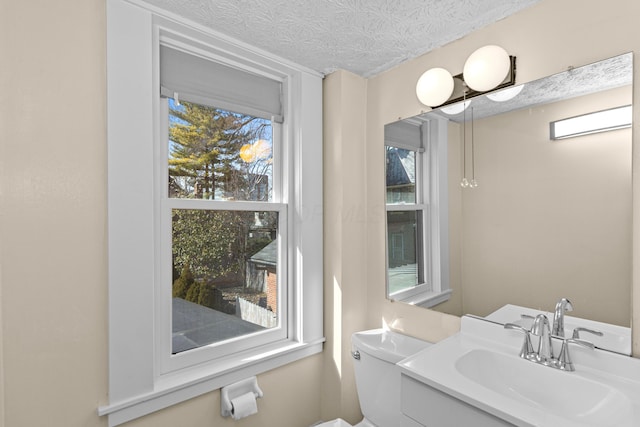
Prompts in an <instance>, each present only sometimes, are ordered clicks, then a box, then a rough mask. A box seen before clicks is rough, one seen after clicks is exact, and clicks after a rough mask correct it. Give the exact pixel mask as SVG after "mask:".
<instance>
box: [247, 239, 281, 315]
mask: <svg viewBox="0 0 640 427" xmlns="http://www.w3.org/2000/svg"><path fill="white" fill-rule="evenodd" d="M277 265H278V241H277V240H274V241H272V242H271V243H269V244H268V245H267V246H265V247H264V248H262V249H261V250H260V251H258V252H257V253H255V254H254V255H253V256H252V257H251V258H249V262H248V263H247V286H248V287H250V288H252V289H256V290H259V291H261V292H264V293H266V294H267V299H266V301H265V308H266V309H268V310H270V311H272V312H274V313H277V312H278V278H277Z"/></svg>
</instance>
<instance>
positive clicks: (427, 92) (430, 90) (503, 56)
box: [416, 45, 515, 108]
mask: <svg viewBox="0 0 640 427" xmlns="http://www.w3.org/2000/svg"><path fill="white" fill-rule="evenodd" d="M454 80H459V81H462V83H463V85H462V87H464V91H465V92H464V96H461V94H459V93H457V89H456V87H460V86H456V84H455V83H454ZM514 83H515V57H511V56H509V54H508V53H507V52H506V51H505V50H504V49H503V48H501V47H500V46H495V45H488V46H484V47H481V48H479V49H477V50H476V51H475V52H473V53H472V54H471V55H470V56H469V58H467V60H466V62H465V64H464V69H463V72H462V74H459V75H456V76H452V75H451V73H450V72H449V71H447V70H445V69H444V68H431V69H429V70H427V71H426V72H424V73H423V74H422V75H421V76H420V78H419V79H418V82H417V84H416V95H417V97H418V99H419V100H420V102H421V103H423V104H424V105H427V106H429V107H432V108H434V107H437V106H440V105H443V104H445V103H446V104H450V103H453V102H457V101H459V100H463V99H464V98H467V99H468V98H471V97H473V96H476V95H480V94H481V93H484V92H488V91H491V90H494V89H496V88H499V87H506V86H511V85H513V84H514ZM452 95H453V96H452Z"/></svg>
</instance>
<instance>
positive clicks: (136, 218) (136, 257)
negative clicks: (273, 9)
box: [98, 0, 324, 426]
mask: <svg viewBox="0 0 640 427" xmlns="http://www.w3.org/2000/svg"><path fill="white" fill-rule="evenodd" d="M163 34H172V35H174V36H175V37H176V38H179V39H180V40H182V41H183V42H184V43H186V44H189V43H193V44H194V45H200V46H207V48H208V49H209V51H210V52H212V55H215V56H216V57H217V59H219V60H220V61H221V62H225V63H228V64H234V65H235V66H238V67H240V68H244V69H250V70H269V72H270V73H271V74H272V75H274V76H279V78H281V79H282V81H283V83H284V85H285V90H284V93H285V99H284V105H285V111H284V113H285V114H284V116H285V118H284V122H283V123H282V126H281V127H282V138H281V139H282V141H283V144H282V145H283V146H282V153H281V154H282V157H281V158H282V159H283V162H284V164H285V165H286V167H285V169H286V170H288V173H286V174H283V175H282V177H281V178H282V179H281V183H282V190H283V191H282V197H281V200H279V201H278V203H277V206H276V207H275V209H277V210H278V212H281V213H282V214H283V218H282V219H283V220H284V221H286V224H287V225H286V226H284V225H283V227H285V229H284V230H282V231H283V233H282V234H281V236H280V238H281V239H286V246H287V247H288V248H289V250H288V251H287V259H286V260H285V262H284V263H283V265H284V264H286V265H287V267H286V270H287V272H286V275H287V284H286V287H287V291H286V295H287V301H286V302H287V313H286V319H287V321H286V322H285V324H283V325H282V328H283V329H282V331H284V334H283V335H282V336H281V337H279V338H277V339H274V340H268V342H267V343H261V342H259V341H256V343H255V344H256V346H255V347H252V348H248V349H244V350H242V351H238V352H236V353H233V354H231V355H229V356H226V357H222V358H220V357H218V358H215V359H210V358H209V357H208V356H205V357H204V359H197V360H196V359H192V358H191V355H189V357H176V358H173V360H171V359H172V358H171V357H170V356H168V355H167V354H164V353H165V350H166V348H167V345H168V344H167V342H166V340H167V337H166V336H164V340H165V343H164V344H159V341H162V339H160V340H159V339H158V338H159V336H158V333H159V332H158V331H160V333H162V328H161V327H159V322H165V325H166V315H167V313H170V310H171V299H170V298H167V287H166V285H165V286H164V288H163V287H162V285H161V282H160V280H159V277H158V276H159V275H160V274H159V270H158V265H159V262H160V260H161V257H162V250H161V246H162V245H161V238H160V236H158V221H159V217H158V216H157V215H156V214H154V212H157V211H158V205H159V200H158V197H159V196H158V194H157V192H158V189H157V188H158V187H157V186H155V187H154V185H155V184H154V183H155V180H156V179H157V177H158V174H159V173H160V172H159V169H158V165H164V166H163V167H165V168H166V157H164V159H163V158H162V157H163V153H162V150H159V149H158V144H161V142H160V141H161V140H162V137H163V135H164V134H166V129H164V130H163V129H162V120H161V115H162V114H163V108H162V102H161V101H160V94H159V60H158V56H159V43H160V39H161V37H162V36H163ZM164 113H166V108H165V110H164ZM107 135H108V136H107V156H108V177H107V181H108V210H109V212H108V246H109V247H108V256H109V265H108V269H109V270H108V272H109V402H108V403H105V404H104V405H103V406H101V407H100V408H99V409H98V413H99V414H100V415H105V416H108V424H109V426H116V425H120V424H122V423H125V422H127V421H129V420H132V419H135V418H138V417H141V416H143V415H146V414H149V413H151V412H154V411H157V410H159V409H162V408H165V407H167V406H170V405H173V404H176V403H179V402H181V401H184V400H186V399H190V398H192V397H195V396H198V395H200V394H203V393H206V392H209V391H212V390H216V389H218V388H220V387H223V386H225V385H227V384H230V383H233V382H235V381H238V380H241V379H244V378H246V377H248V376H253V375H257V374H260V373H263V372H265V371H268V370H271V369H274V368H277V367H280V366H283V365H285V364H287V363H291V362H293V361H296V360H299V359H301V358H303V357H307V356H310V355H313V354H316V353H319V352H321V351H322V343H323V342H324V337H323V329H322V314H323V306H322V297H323V293H322V280H323V279H322V162H321V161H320V159H322V76H321V75H320V74H318V73H316V72H314V71H311V70H308V69H305V68H303V67H300V66H298V65H296V64H292V63H290V62H287V61H286V60H282V59H280V58H275V57H273V56H271V55H269V54H267V53H265V52H262V51H259V50H257V49H254V48H252V47H250V46H247V45H244V44H242V43H240V42H237V41H234V40H232V39H229V38H227V37H224V36H221V35H219V34H215V33H213V32H212V31H211V30H210V29H207V28H204V27H201V26H198V25H197V24H194V23H190V22H186V21H184V20H183V19H182V18H180V17H178V16H176V15H172V14H170V13H167V12H165V11H162V10H160V9H157V8H154V7H151V6H149V5H147V4H146V3H144V2H142V1H138V0H108V1H107ZM274 173H275V172H274ZM164 190H165V191H166V188H165V189H164ZM245 206H246V209H249V208H250V209H251V210H272V208H274V206H271V208H266V206H265V205H261V204H260V203H249V204H247V205H245ZM261 206H265V207H261ZM254 208H255V209H254ZM283 224H284V223H283ZM165 238H166V236H165ZM164 262H166V259H165V260H164ZM165 332H166V328H165ZM164 335H166V333H165V334H164ZM198 350H200V349H198ZM198 350H195V351H193V352H185V353H191V354H198V353H199V354H206V353H207V351H206V350H207V349H206V348H203V349H202V350H203V351H202V352H199V351H198ZM160 353H163V354H160ZM187 359H188V360H187ZM174 362H175V363H174Z"/></svg>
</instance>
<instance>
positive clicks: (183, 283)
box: [173, 264, 195, 299]
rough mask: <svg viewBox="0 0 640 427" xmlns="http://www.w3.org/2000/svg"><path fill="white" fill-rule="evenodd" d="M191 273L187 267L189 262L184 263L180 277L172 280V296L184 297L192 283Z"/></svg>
mask: <svg viewBox="0 0 640 427" xmlns="http://www.w3.org/2000/svg"><path fill="white" fill-rule="evenodd" d="M194 281H195V280H194V279H193V274H192V273H191V269H190V268H189V264H184V266H183V267H182V272H181V273H180V277H178V278H177V279H176V280H175V281H174V282H173V296H174V298H182V299H186V297H187V293H188V292H189V289H190V288H191V286H192V285H193V283H194Z"/></svg>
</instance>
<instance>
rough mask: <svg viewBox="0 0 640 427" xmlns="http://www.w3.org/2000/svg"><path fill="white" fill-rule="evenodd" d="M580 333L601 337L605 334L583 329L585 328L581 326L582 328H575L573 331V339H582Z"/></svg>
mask: <svg viewBox="0 0 640 427" xmlns="http://www.w3.org/2000/svg"><path fill="white" fill-rule="evenodd" d="M580 332H588V333H590V334H593V335H597V336H599V337H601V336H603V335H604V333H602V332H600V331H596V330H595V329H589V328H583V327H581V326H580V327H577V328H575V329H574V330H573V336H572V338H575V339H579V338H580Z"/></svg>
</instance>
